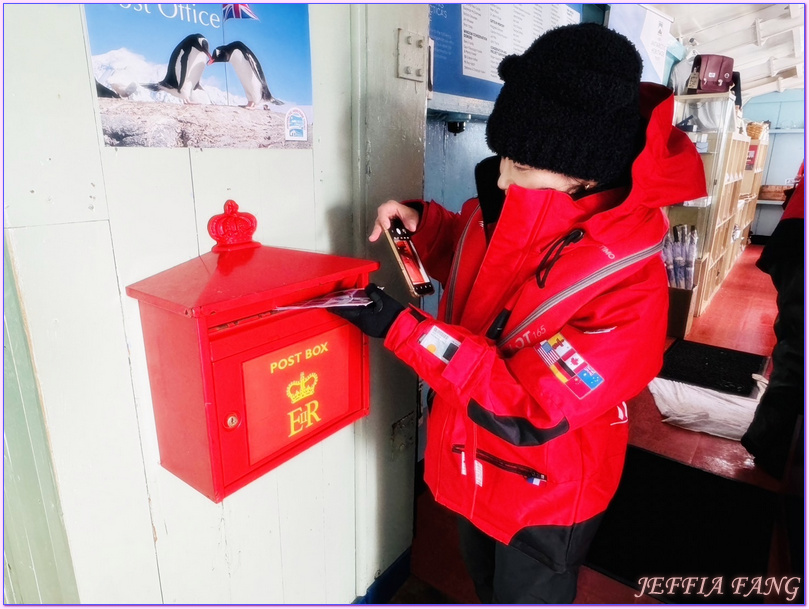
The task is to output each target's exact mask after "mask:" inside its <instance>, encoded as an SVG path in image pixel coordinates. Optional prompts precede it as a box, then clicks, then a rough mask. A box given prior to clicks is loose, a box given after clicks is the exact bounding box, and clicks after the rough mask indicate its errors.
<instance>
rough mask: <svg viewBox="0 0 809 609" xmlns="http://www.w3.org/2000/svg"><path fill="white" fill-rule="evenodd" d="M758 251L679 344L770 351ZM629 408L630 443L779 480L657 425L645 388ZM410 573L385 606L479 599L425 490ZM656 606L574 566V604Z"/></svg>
mask: <svg viewBox="0 0 809 609" xmlns="http://www.w3.org/2000/svg"><path fill="white" fill-rule="evenodd" d="M761 249H762V248H761V246H748V247H747V248H746V250H745V251H744V252H743V253H742V255H741V257H740V258H739V260H738V261H737V263H736V264H735V265H734V267H733V269H732V270H731V272H730V274H729V275H728V277H727V279H726V280H725V282H724V283H723V284H722V287H721V288H720V290H719V292H718V293H717V294H716V296H715V297H714V299H713V301H712V302H711V303H710V305H709V307H708V309H707V310H706V311H705V313H703V315H701V316H700V317H698V318H695V319H694V321H693V324H692V327H691V330H690V332H689V334H688V335H687V336H686V339H688V340H691V341H694V342H700V343H704V344H709V345H713V346H717V347H724V348H729V349H736V350H739V351H746V352H748V353H755V354H757V355H763V356H768V355H769V354H770V353H771V352H772V348H773V346H774V345H775V335H774V333H773V329H772V326H773V322H774V320H775V315H776V306H775V296H776V293H775V289H774V287H773V285H772V282H771V280H770V278H769V276H768V275H766V274H765V273H763V272H761V271H760V270H758V268H756V266H755V262H756V260H757V259H758V257H759V255H760V254H761ZM629 409H630V410H629V413H630V417H629V418H630V442H631V443H632V444H634V445H636V446H640V447H641V448H645V449H647V450H651V451H653V452H657V453H659V454H662V455H664V456H667V457H669V458H671V459H674V460H676V461H680V462H682V463H686V464H688V465H690V466H692V467H697V468H700V469H704V470H706V471H709V472H712V473H714V474H716V475H719V476H723V477H726V478H732V479H737V480H742V481H744V482H747V483H750V484H755V485H758V486H762V487H764V488H768V489H771V490H774V489H777V488H778V486H779V483H778V481H776V480H775V479H773V478H771V477H770V476H768V475H767V474H765V473H764V472H762V471H760V470H759V469H757V468H756V467H755V464H754V463H753V460H752V458H751V457H750V455H749V454H748V453H747V451H746V450H744V448H743V447H742V446H741V444H740V443H739V442H734V441H731V440H725V439H723V438H718V437H715V436H711V435H707V434H703V433H695V432H692V431H687V430H684V429H681V428H678V427H673V426H671V425H667V424H665V423H663V422H662V420H661V416H660V413H659V411H658V410H657V407H656V406H655V404H654V400H653V398H652V396H651V394H650V393H649V392H648V390H645V391H644V392H643V393H641V394H640V395H639V396H638V397H637V398H635V399H634V400H631V401H630V403H629ZM775 545H777V544H774V546H775ZM411 574H412V575H411V577H410V579H409V580H408V582H407V583H406V584H405V585H404V586H403V587H402V588H401V589H400V591H399V592H398V593H397V594H396V596H395V597H394V598H393V599H392V600H391V603H394V604H476V603H478V602H479V601H478V599H477V597H476V595H475V592H474V588H473V586H472V582H471V580H470V579H469V577H468V575H467V574H466V571H465V569H464V567H463V563H462V561H461V557H460V553H459V551H458V538H457V531H456V526H455V516H454V515H453V514H452V513H451V512H449V511H448V510H446V509H445V508H443V507H442V506H439V505H437V504H436V503H435V502H434V501H433V499H432V497H431V496H430V494H429V492H424V493H421V494H420V495H419V496H418V498H417V504H416V531H415V538H414V541H413V546H412V554H411ZM656 602H658V601H657V600H656V599H654V598H651V597H648V596H640V597H639V594H638V592H637V591H636V590H634V589H632V588H629V587H627V586H625V585H623V584H621V583H619V582H616V581H614V580H611V579H610V578H608V577H606V576H604V575H601V574H599V573H597V572H595V571H592V570H590V569H588V568H586V567H583V568H582V569H581V572H580V576H579V591H578V595H577V597H576V603H577V604H650V603H656Z"/></svg>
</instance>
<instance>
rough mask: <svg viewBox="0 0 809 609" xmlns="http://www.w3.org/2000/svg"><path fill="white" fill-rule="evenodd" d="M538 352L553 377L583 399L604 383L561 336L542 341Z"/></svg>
mask: <svg viewBox="0 0 809 609" xmlns="http://www.w3.org/2000/svg"><path fill="white" fill-rule="evenodd" d="M536 351H537V353H538V354H539V356H540V357H541V358H542V361H543V362H545V364H546V365H547V366H548V368H550V370H551V372H553V375H554V376H555V377H556V378H557V379H559V380H560V381H561V382H562V383H564V385H565V386H566V387H567V388H568V389H570V390H571V391H572V392H573V393H574V394H575V395H576V397H577V398H579V399H581V398H583V397H584V396H586V395H587V394H588V393H590V392H591V391H592V390H593V389H595V388H596V387H598V386H599V385H600V384H601V383H603V382H604V378H603V377H602V376H601V375H600V374H598V372H596V371H595V370H594V369H593V367H592V366H590V365H589V364H588V363H587V361H586V360H585V359H584V358H583V357H582V356H581V355H579V353H578V352H577V351H576V350H575V349H574V348H573V346H572V345H571V344H570V343H569V342H567V341H566V340H565V337H564V336H562V335H561V334H557V335H555V336H553V337H551V338H550V339H548V340H545V341H542V342H541V343H540V344H539V345H538V346H537V347H536Z"/></svg>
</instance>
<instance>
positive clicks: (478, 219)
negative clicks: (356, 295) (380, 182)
mask: <svg viewBox="0 0 809 609" xmlns="http://www.w3.org/2000/svg"><path fill="white" fill-rule="evenodd" d="M641 99H642V103H641V106H642V107H641V113H642V115H643V116H644V118H645V119H646V120H647V121H648V126H647V129H646V144H645V147H644V148H643V150H642V152H641V153H640V155H639V156H638V158H637V159H636V160H635V162H634V164H633V166H632V186H631V188H621V189H612V190H608V191H603V192H599V193H595V194H592V195H589V196H585V197H583V198H580V199H577V200H573V199H572V198H571V197H570V196H569V195H567V194H565V193H561V192H558V191H553V190H527V189H524V188H520V187H518V186H511V187H509V189H508V192H507V194H506V199H505V203H504V205H503V208H502V212H501V214H500V216H499V219H498V221H497V224H496V228H495V229H494V232H493V234H492V235H491V238H490V240H489V241H488V243H487V237H486V234H485V233H484V226H483V220H482V215H481V211H480V205H479V201H478V199H477V198H475V199H471V200H470V201H467V202H466V203H465V204H464V206H463V209H462V211H461V213H460V214H454V213H451V212H448V211H447V210H445V209H444V208H443V207H441V206H439V205H438V204H436V203H434V202H429V203H428V202H423V211H422V214H421V218H420V221H419V225H418V229H417V231H416V232H415V233H414V235H413V241H414V244H415V245H416V247H417V249H418V250H419V252H420V253H422V254H423V258H424V263H425V266H426V267H427V270H428V271H429V273H430V275H431V276H433V277H434V278H436V279H438V280H439V281H440V282H441V283H442V284H443V285H444V287H445V289H444V294H443V297H442V300H441V303H440V305H439V311H438V319H433V318H432V317H431V316H429V315H426V314H422V313H421V312H419V311H415V310H410V312H409V313H407V314H403V315H400V316H399V318H398V319H397V320H396V321H395V322H394V324H393V326H392V327H391V329H390V331H389V332H388V335H387V337H386V340H385V345H386V346H387V347H388V348H389V349H391V350H392V351H393V352H394V353H395V354H396V355H397V356H398V357H399V358H400V359H401V360H402V361H404V362H405V363H407V364H409V365H410V366H411V367H412V368H413V369H414V370H415V371H416V372H417V373H418V374H419V375H420V376H421V377H422V378H423V379H424V380H425V382H426V383H427V384H428V385H429V386H430V387H431V388H433V389H434V390H435V392H436V397H435V399H434V402H433V405H432V407H431V410H430V413H429V416H428V423H427V447H426V454H425V474H424V476H425V480H426V482H427V485H428V486H429V488H430V489H431V491H432V493H433V494H434V496H435V499H436V501H438V502H439V503H441V504H443V505H445V506H447V507H448V508H450V509H451V510H453V511H455V512H457V513H458V514H461V515H462V516H464V517H466V518H467V519H469V520H470V521H471V522H472V523H473V524H474V525H476V526H477V527H478V528H480V529H481V530H482V531H483V532H485V533H487V534H488V535H490V536H491V537H494V538H495V539H497V540H499V541H501V542H503V543H507V544H511V545H513V546H515V547H517V548H519V549H521V550H523V551H524V552H526V553H528V554H530V555H532V556H534V557H536V558H537V559H539V560H542V561H543V562H545V563H546V564H548V565H550V566H551V567H553V568H554V569H557V570H564V569H566V568H568V567H569V566H570V565H573V564H578V563H579V562H581V560H582V559H583V558H584V556H583V553H584V552H585V551H586V548H587V546H588V545H589V541H590V539H591V537H592V535H593V533H594V532H595V528H596V526H597V523H598V521H599V519H600V515H601V514H602V513H603V512H604V510H605V509H606V508H607V505H608V503H609V501H610V499H611V498H612V497H613V495H614V493H615V491H616V489H617V486H618V482H619V479H620V476H621V471H622V469H623V462H624V455H625V452H626V445H627V438H628V425H627V423H628V420H627V411H626V405H625V403H624V402H625V400H627V399H629V398H631V397H633V396H635V395H636V394H637V393H638V392H640V391H641V390H642V389H643V388H644V387H645V386H646V385H647V384H648V383H649V381H651V380H652V378H654V376H655V375H656V374H657V373H658V372H659V370H660V368H661V366H662V361H663V359H662V357H663V347H664V341H665V335H666V319H667V307H668V290H667V280H666V271H665V269H664V267H663V263H662V260H661V257H660V255H659V252H660V249H661V246H662V241H663V238H664V237H665V235H666V232H667V230H668V222H667V219H666V217H665V215H664V214H663V212H662V210H661V209H660V208H661V207H663V206H665V205H671V204H676V203H680V202H682V201H685V200H689V199H694V198H698V197H701V196H704V195H705V178H704V173H703V167H702V163H701V161H700V157H699V154H698V153H697V152H696V149H695V147H694V144H693V143H692V142H691V141H690V140H689V139H688V137H687V136H686V135H685V134H684V133H682V132H680V131H679V130H677V129H674V128H673V127H672V116H673V96H672V95H671V91H669V90H668V89H666V88H664V87H661V86H658V85H646V84H644V85H642V95H641ZM498 326H502V327H500V328H498ZM442 332H443V333H446V335H448V336H449V337H451V339H452V340H454V341H457V343H459V344H458V346H457V350H455V347H451V348H450V349H449V351H444V350H443V346H442V347H439V348H440V349H441V351H440V353H438V354H436V353H435V343H436V340H435V339H436V337H439V339H440V337H441V336H442V334H441V333H442ZM487 334H488V335H489V337H487ZM426 336H429V337H430V339H429V340H425V337H426ZM490 337H495V338H490ZM439 342H440V340H439ZM453 351H454V353H453ZM439 355H442V357H439ZM444 360H447V361H446V362H445V361H444Z"/></svg>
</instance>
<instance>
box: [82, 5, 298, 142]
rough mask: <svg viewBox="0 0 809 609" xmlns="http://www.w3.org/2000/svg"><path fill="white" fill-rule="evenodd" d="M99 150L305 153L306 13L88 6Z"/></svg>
mask: <svg viewBox="0 0 809 609" xmlns="http://www.w3.org/2000/svg"><path fill="white" fill-rule="evenodd" d="M84 14H85V18H86V21H87V32H88V38H89V42H90V55H91V59H92V69H93V74H94V76H95V91H96V96H97V102H98V108H99V112H100V116H101V127H102V132H103V135H104V142H105V144H106V145H107V146H113V147H147V148H178V147H193V148H276V149H278V148H280V149H286V148H296V149H299V148H311V147H312V139H313V134H312V128H313V122H314V110H313V105H312V62H311V52H310V46H309V7H308V5H306V4H263V3H252V4H85V5H84Z"/></svg>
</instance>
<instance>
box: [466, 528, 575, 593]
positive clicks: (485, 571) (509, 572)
mask: <svg viewBox="0 0 809 609" xmlns="http://www.w3.org/2000/svg"><path fill="white" fill-rule="evenodd" d="M458 532H459V534H460V544H461V555H462V556H463V560H464V563H465V564H466V568H467V570H468V571H469V575H470V576H471V577H472V581H473V582H474V584H475V591H476V592H477V594H478V597H479V598H480V600H481V602H483V603H495V604H508V605H512V604H532V605H533V604H569V603H572V602H573V600H574V599H575V598H576V583H577V580H578V576H579V570H578V567H574V568H571V569H570V570H568V571H565V572H564V573H557V572H555V571H554V570H553V569H551V568H550V567H548V566H547V565H545V564H543V563H541V562H539V561H538V560H535V559H533V558H531V557H530V556H528V555H527V554H524V553H523V552H520V551H519V550H517V549H515V548H512V547H511V546H507V545H506V544H503V543H500V542H499V541H496V540H494V539H492V538H491V537H489V536H488V535H486V534H485V533H483V532H482V531H481V530H480V529H478V528H477V527H476V526H474V525H473V524H472V523H470V522H469V521H468V520H466V519H465V518H461V517H458Z"/></svg>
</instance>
